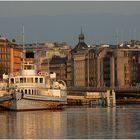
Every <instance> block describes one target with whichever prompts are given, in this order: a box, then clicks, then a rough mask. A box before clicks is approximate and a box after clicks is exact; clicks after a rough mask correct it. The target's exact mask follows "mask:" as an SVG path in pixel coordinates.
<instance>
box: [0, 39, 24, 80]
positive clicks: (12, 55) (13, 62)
mask: <svg viewBox="0 0 140 140" xmlns="http://www.w3.org/2000/svg"><path fill="white" fill-rule="evenodd" d="M21 56H22V53H21V51H20V49H18V47H17V44H16V43H15V42H12V41H9V40H8V39H6V38H4V37H0V79H2V75H3V74H4V73H5V74H10V73H14V72H18V71H19V70H20V69H21V61H22V60H21Z"/></svg>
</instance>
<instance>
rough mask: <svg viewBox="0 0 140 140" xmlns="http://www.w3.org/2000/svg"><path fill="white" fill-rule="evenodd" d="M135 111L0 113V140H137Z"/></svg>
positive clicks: (137, 112) (139, 123) (88, 109)
mask: <svg viewBox="0 0 140 140" xmlns="http://www.w3.org/2000/svg"><path fill="white" fill-rule="evenodd" d="M139 107H140V105H139V106H118V107H113V108H102V107H86V106H82V107H69V108H66V109H65V110H64V111H32V112H29V111H28V112H8V111H0V122H1V125H0V130H1V131H0V138H5V139H8V138H11V139H14V138H15V139H16V138H18V139H26V138H28V139H30V138H31V139H38V138H39V139H42V138H44V139H47V138H48V139H50V138H53V139H57V138H61V139H62V138H65V139H66V138H71V139H72V138H79V139H82V138H84V139H88V138H91V139H93V138H96V139H97V138H100V139H102V138H105V139H107V138H112V139H113V138H114V139H115V138H119V139H121V138H126V139H129V138H140V134H139V130H140V118H139V115H140V110H139Z"/></svg>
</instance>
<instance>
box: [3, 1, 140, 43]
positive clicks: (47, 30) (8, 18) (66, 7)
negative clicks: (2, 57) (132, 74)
mask: <svg viewBox="0 0 140 140" xmlns="http://www.w3.org/2000/svg"><path fill="white" fill-rule="evenodd" d="M139 9H140V2H139V1H135V2H133V1H112V2H111V1H108V2H107V1H88V2H87V1H77V2H76V1H69V2H66V1H61V2H60V1H42V2H40V1H30V2H29V1H0V34H1V35H2V36H4V37H6V38H8V39H9V40H12V39H13V38H14V39H16V41H17V42H18V43H20V42H22V26H23V25H24V28H25V42H26V43H33V42H67V43H68V44H71V45H76V44H77V43H78V35H79V33H80V32H81V27H82V30H83V33H84V35H85V42H86V43H87V44H90V45H91V44H95V43H96V44H100V43H106V44H115V43H117V42H120V41H123V40H130V39H137V40H139V39H140V26H139V25H140V10H139Z"/></svg>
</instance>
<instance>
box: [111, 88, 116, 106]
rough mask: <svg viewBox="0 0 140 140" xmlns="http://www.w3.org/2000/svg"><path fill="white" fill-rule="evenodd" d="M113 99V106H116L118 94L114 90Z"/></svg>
mask: <svg viewBox="0 0 140 140" xmlns="http://www.w3.org/2000/svg"><path fill="white" fill-rule="evenodd" d="M112 97H113V106H116V94H115V91H114V89H113V90H112Z"/></svg>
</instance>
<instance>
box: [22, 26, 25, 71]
mask: <svg viewBox="0 0 140 140" xmlns="http://www.w3.org/2000/svg"><path fill="white" fill-rule="evenodd" d="M22 47H23V48H22V49H23V50H22V56H23V58H22V63H23V64H22V65H23V66H22V69H24V63H25V37H24V26H23V27H22Z"/></svg>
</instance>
